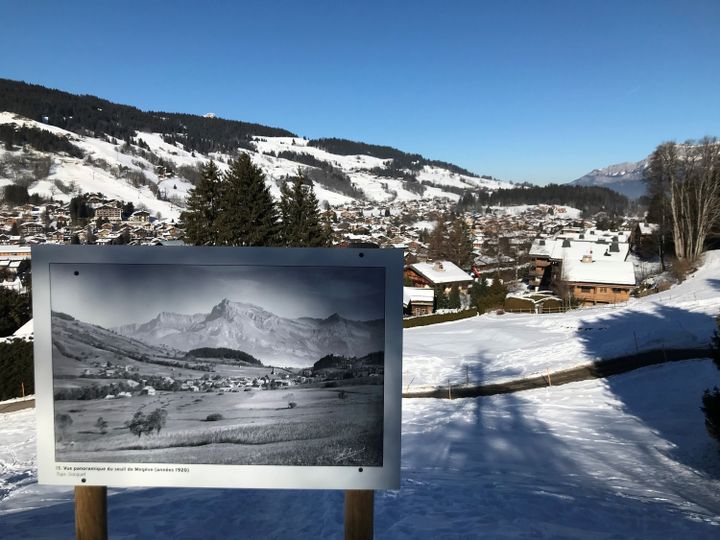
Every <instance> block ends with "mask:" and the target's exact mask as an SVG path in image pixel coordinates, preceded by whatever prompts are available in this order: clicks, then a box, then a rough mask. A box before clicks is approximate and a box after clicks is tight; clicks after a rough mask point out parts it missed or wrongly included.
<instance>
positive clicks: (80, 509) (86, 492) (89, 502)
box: [75, 486, 108, 540]
mask: <svg viewBox="0 0 720 540" xmlns="http://www.w3.org/2000/svg"><path fill="white" fill-rule="evenodd" d="M107 537H108V531H107V487H105V486H75V538H76V539H77V540H107Z"/></svg>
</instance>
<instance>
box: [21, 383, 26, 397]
mask: <svg viewBox="0 0 720 540" xmlns="http://www.w3.org/2000/svg"><path fill="white" fill-rule="evenodd" d="M20 390H21V391H22V397H25V381H20Z"/></svg>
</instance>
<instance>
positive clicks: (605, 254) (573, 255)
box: [530, 234, 630, 261]
mask: <svg viewBox="0 0 720 540" xmlns="http://www.w3.org/2000/svg"><path fill="white" fill-rule="evenodd" d="M613 238H616V239H617V241H613ZM622 238H624V237H621V236H619V235H608V236H605V235H603V236H595V235H588V234H586V235H584V237H583V238H566V237H559V238H556V239H550V238H539V239H536V240H535V241H533V243H532V246H531V247H530V256H531V257H548V258H550V259H555V260H558V261H559V260H562V261H565V260H567V259H578V260H579V259H581V258H582V257H583V255H592V258H593V260H613V261H624V260H625V259H626V258H627V255H628V252H629V250H630V244H628V243H627V242H626V241H623V240H622Z"/></svg>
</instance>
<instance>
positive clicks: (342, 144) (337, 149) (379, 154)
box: [308, 138, 477, 177]
mask: <svg viewBox="0 0 720 540" xmlns="http://www.w3.org/2000/svg"><path fill="white" fill-rule="evenodd" d="M308 146H314V147H315V148H320V149H322V150H325V151H327V152H330V153H332V154H337V155H340V156H353V155H358V154H361V155H366V156H373V157H376V158H380V159H391V160H392V163H390V164H389V167H390V168H391V169H410V170H420V169H422V168H423V167H424V166H425V165H427V166H430V167H441V168H443V169H447V170H449V171H450V172H454V173H457V174H464V175H466V176H474V177H477V174H475V173H473V172H470V171H468V170H467V169H463V168H462V167H458V166H457V165H453V164H452V163H447V162H445V161H439V160H435V159H426V158H424V157H423V156H421V155H420V154H409V153H407V152H403V151H402V150H398V149H397V148H393V147H392V146H382V145H378V144H367V143H363V142H357V141H349V140H347V139H336V138H329V139H312V140H310V141H308Z"/></svg>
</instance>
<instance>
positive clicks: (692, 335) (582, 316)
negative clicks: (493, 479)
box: [403, 250, 720, 390]
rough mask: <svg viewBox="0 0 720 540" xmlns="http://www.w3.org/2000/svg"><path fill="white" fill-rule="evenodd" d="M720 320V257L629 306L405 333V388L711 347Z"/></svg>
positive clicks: (709, 256) (479, 320)
mask: <svg viewBox="0 0 720 540" xmlns="http://www.w3.org/2000/svg"><path fill="white" fill-rule="evenodd" d="M719 313H720V250H718V251H709V252H707V253H706V254H705V255H704V263H703V265H702V266H701V267H700V269H699V270H698V271H697V272H696V273H695V274H694V275H691V276H689V277H688V279H687V280H686V281H684V282H683V283H681V284H679V285H677V286H674V287H672V288H671V289H669V290H667V291H665V292H663V293H660V294H655V295H650V296H646V297H644V298H638V299H631V300H630V302H628V303H627V304H626V305H615V306H597V307H594V308H587V309H579V310H572V311H569V312H567V313H562V314H546V315H534V314H524V313H506V314H504V315H496V314H494V313H493V314H486V315H483V316H481V317H473V318H471V319H465V320H462V321H457V322H450V323H443V324H435V325H430V326H424V327H418V328H411V329H408V330H406V331H405V333H404V344H403V345H404V350H403V382H404V388H407V387H408V386H409V387H410V388H411V389H415V390H417V389H418V388H419V387H422V386H426V385H429V386H435V385H447V382H448V380H450V381H451V382H452V383H453V384H462V383H465V382H466V381H467V380H468V379H469V382H470V383H471V384H484V383H495V382H501V381H508V380H512V379H519V378H523V377H532V376H537V375H544V374H545V373H546V372H547V371H556V370H561V369H566V368H571V367H575V366H580V365H587V364H591V363H593V362H594V361H596V360H597V359H598V358H600V359H607V358H614V357H619V356H623V355H627V354H633V353H635V352H638V351H644V350H651V349H662V348H668V349H671V348H683V347H704V346H707V344H708V343H709V340H710V338H711V336H712V334H713V332H714V330H715V328H716V325H715V316H717V315H718V314H719Z"/></svg>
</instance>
